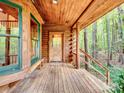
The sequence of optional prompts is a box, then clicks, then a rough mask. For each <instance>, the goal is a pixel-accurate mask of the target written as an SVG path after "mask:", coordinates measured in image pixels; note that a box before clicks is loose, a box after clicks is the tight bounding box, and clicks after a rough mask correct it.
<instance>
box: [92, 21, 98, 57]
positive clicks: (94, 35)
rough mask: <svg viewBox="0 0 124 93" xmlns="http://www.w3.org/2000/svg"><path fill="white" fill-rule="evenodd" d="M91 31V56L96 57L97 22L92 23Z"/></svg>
mask: <svg viewBox="0 0 124 93" xmlns="http://www.w3.org/2000/svg"><path fill="white" fill-rule="evenodd" d="M92 28H93V31H92V56H93V57H94V58H97V51H96V50H97V23H96V22H95V23H94V24H93V27H92Z"/></svg>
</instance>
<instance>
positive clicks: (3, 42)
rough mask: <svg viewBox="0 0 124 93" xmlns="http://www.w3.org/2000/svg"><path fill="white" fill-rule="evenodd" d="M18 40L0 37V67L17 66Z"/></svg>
mask: <svg viewBox="0 0 124 93" xmlns="http://www.w3.org/2000/svg"><path fill="white" fill-rule="evenodd" d="M17 62H18V38H10V37H0V66H6V65H11V64H17Z"/></svg>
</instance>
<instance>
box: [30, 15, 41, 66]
mask: <svg viewBox="0 0 124 93" xmlns="http://www.w3.org/2000/svg"><path fill="white" fill-rule="evenodd" d="M39 28H40V27H39V23H38V21H37V20H36V19H35V18H34V17H33V16H32V15H31V50H32V53H31V57H32V60H31V64H34V63H35V62H36V61H38V60H39V53H40V46H39V45H40V44H39V43H40V39H39V38H40V37H39V36H40V30H39Z"/></svg>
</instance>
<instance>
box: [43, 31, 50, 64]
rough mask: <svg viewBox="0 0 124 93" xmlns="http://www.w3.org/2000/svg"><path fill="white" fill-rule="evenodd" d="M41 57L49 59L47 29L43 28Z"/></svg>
mask: <svg viewBox="0 0 124 93" xmlns="http://www.w3.org/2000/svg"><path fill="white" fill-rule="evenodd" d="M42 57H45V58H47V62H48V59H49V31H48V30H44V31H43V33H42Z"/></svg>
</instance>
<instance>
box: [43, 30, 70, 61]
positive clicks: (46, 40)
mask: <svg viewBox="0 0 124 93" xmlns="http://www.w3.org/2000/svg"><path fill="white" fill-rule="evenodd" d="M49 32H51V31H50V30H45V29H44V30H43V33H42V57H45V58H47V60H48V61H47V62H49ZM58 32H59V31H58ZM60 32H62V31H60ZM63 32H64V45H63V46H64V48H63V49H64V58H63V61H64V62H69V40H70V37H69V36H70V31H69V30H68V29H66V30H65V31H63Z"/></svg>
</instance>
